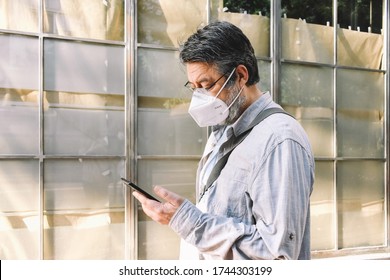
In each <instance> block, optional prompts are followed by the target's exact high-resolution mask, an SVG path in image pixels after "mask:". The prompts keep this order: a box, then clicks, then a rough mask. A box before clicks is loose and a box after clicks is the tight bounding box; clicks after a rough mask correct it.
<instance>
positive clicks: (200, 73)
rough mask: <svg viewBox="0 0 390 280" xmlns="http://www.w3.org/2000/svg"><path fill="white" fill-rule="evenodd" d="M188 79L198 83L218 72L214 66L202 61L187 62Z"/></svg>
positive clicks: (211, 77) (209, 78)
mask: <svg viewBox="0 0 390 280" xmlns="http://www.w3.org/2000/svg"><path fill="white" fill-rule="evenodd" d="M186 67H187V76H188V81H190V82H192V83H200V82H202V81H208V80H211V79H213V77H214V76H215V75H217V74H218V72H217V70H216V69H215V67H213V66H212V65H210V64H207V63H203V62H192V63H187V65H186Z"/></svg>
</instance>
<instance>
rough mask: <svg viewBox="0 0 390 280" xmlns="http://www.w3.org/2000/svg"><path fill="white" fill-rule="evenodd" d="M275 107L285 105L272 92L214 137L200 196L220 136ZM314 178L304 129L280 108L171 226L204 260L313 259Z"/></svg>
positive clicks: (207, 152)
mask: <svg viewBox="0 0 390 280" xmlns="http://www.w3.org/2000/svg"><path fill="white" fill-rule="evenodd" d="M272 107H280V106H279V105H277V104H276V103H275V102H273V101H272V99H271V96H270V94H269V93H265V94H263V95H262V96H261V97H260V98H259V99H258V100H257V101H256V102H254V103H253V104H252V105H251V106H250V107H249V108H248V109H247V110H246V111H245V112H244V113H243V115H242V116H241V117H240V118H239V119H238V120H237V122H236V123H234V124H233V125H232V126H231V127H228V128H226V130H225V131H224V133H223V134H226V137H216V135H217V134H215V133H214V134H212V135H211V136H210V138H209V140H208V143H207V144H206V148H205V152H204V155H203V157H202V160H201V161H200V164H199V169H198V177H197V193H198V195H199V193H200V192H201V191H202V189H204V182H205V181H207V178H206V180H205V178H200V177H199V176H200V175H201V174H209V172H208V171H205V170H204V166H208V169H209V168H210V165H205V163H206V162H207V159H208V156H209V155H211V154H212V152H213V150H214V148H215V147H216V146H217V147H218V146H220V145H221V143H218V139H223V140H222V141H226V140H227V139H228V138H229V136H230V135H231V133H234V134H235V135H239V134H240V132H242V131H243V130H245V128H246V127H247V126H248V125H249V123H251V121H252V120H253V119H254V118H255V117H256V116H257V114H258V113H259V112H260V111H262V110H264V109H267V108H272ZM220 129H223V127H222V128H220ZM219 133H221V132H219ZM214 151H215V150H214ZM222 154H223V151H218V153H217V154H216V155H215V156H216V157H217V158H219V157H220V156H221V155H222ZM313 183H314V158H313V155H312V151H311V147H310V144H309V141H308V138H307V135H306V133H305V131H304V130H303V128H302V127H301V126H300V124H299V123H298V122H297V121H296V120H295V119H294V118H292V117H290V116H287V115H285V114H274V115H271V116H269V117H268V118H266V119H265V120H263V121H262V122H261V123H260V124H258V125H257V126H255V127H254V128H253V130H252V131H251V133H250V134H249V135H248V136H247V137H246V138H245V140H244V141H243V142H242V143H241V144H240V145H238V146H237V147H236V148H235V149H234V151H233V152H232V153H231V155H230V157H229V160H228V162H227V163H226V165H225V167H224V168H223V170H222V171H221V174H220V176H219V177H218V179H217V180H216V181H215V182H214V184H213V185H212V186H211V187H210V188H209V189H208V190H207V191H206V192H205V194H204V195H203V196H202V197H201V199H200V201H199V202H198V204H197V206H195V205H193V204H192V203H191V202H189V201H188V200H186V201H185V202H184V203H183V204H182V205H181V206H180V208H179V209H178V210H177V211H176V213H175V215H174V216H173V217H172V219H171V222H170V226H171V228H172V229H173V230H174V231H175V232H177V233H178V234H179V235H180V236H181V237H182V239H184V240H185V241H186V242H187V243H189V244H191V245H192V246H194V247H196V249H197V251H198V258H199V259H310V194H311V192H312V188H313Z"/></svg>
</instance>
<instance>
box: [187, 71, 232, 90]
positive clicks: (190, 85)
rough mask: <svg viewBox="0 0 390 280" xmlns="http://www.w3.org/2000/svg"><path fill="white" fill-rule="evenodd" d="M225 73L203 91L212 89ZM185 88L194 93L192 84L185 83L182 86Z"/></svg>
mask: <svg viewBox="0 0 390 280" xmlns="http://www.w3.org/2000/svg"><path fill="white" fill-rule="evenodd" d="M226 74H227V73H225V74H223V75H222V76H221V77H219V78H218V79H217V80H216V81H215V82H214V83H212V84H211V85H210V86H209V87H207V88H204V89H205V90H210V89H212V88H213V87H214V86H215V85H216V84H217V83H218V81H219V80H220V79H222V78H223V77H224V76H225V75H226ZM184 86H185V87H186V88H188V89H189V90H190V91H194V90H195V89H196V87H194V84H193V83H191V82H190V81H187V82H186V83H185V85H184Z"/></svg>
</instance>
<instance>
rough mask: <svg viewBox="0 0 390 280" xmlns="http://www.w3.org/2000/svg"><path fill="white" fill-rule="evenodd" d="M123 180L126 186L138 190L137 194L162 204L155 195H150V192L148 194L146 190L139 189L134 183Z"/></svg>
mask: <svg viewBox="0 0 390 280" xmlns="http://www.w3.org/2000/svg"><path fill="white" fill-rule="evenodd" d="M121 180H122V181H123V182H125V184H126V185H127V186H129V187H131V188H133V189H134V190H136V191H137V192H140V193H142V194H143V195H144V196H146V197H147V198H149V199H152V200H155V201H158V202H160V201H159V200H158V199H157V198H155V197H154V196H153V195H151V194H149V193H148V192H146V191H145V190H143V189H141V188H140V187H138V186H137V185H136V184H134V183H133V182H131V181H129V180H127V179H125V178H121Z"/></svg>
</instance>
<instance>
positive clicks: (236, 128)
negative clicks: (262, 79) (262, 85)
mask: <svg viewBox="0 0 390 280" xmlns="http://www.w3.org/2000/svg"><path fill="white" fill-rule="evenodd" d="M270 103H272V98H271V94H270V93H269V92H268V91H267V92H264V93H263V94H262V95H261V96H260V98H258V99H257V100H256V101H255V102H253V103H252V104H251V105H250V106H249V107H248V108H247V109H246V110H245V111H244V112H243V113H242V115H241V116H240V117H239V118H238V120H237V121H236V122H235V123H234V124H233V125H232V127H233V132H234V135H235V136H238V135H240V134H241V133H242V132H243V131H245V129H246V128H247V127H248V126H249V125H250V124H251V123H252V121H253V120H254V119H255V118H256V116H257V115H258V114H259V113H260V112H261V111H263V110H264V109H265V108H267V107H268V105H269V104H270Z"/></svg>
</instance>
